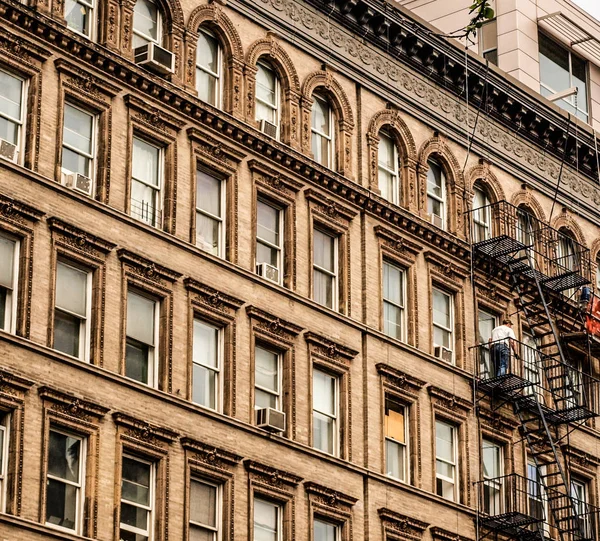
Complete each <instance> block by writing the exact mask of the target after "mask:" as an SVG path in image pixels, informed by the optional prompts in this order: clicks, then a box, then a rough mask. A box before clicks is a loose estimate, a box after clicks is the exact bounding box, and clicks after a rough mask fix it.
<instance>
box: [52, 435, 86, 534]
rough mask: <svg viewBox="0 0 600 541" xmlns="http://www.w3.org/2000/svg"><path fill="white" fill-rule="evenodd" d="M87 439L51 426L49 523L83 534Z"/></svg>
mask: <svg viewBox="0 0 600 541" xmlns="http://www.w3.org/2000/svg"><path fill="white" fill-rule="evenodd" d="M85 443H86V442H85V440H84V439H83V438H80V437H77V436H73V435H71V434H67V433H64V432H62V431H59V430H57V429H53V428H51V429H50V435H49V438H48V474H47V476H48V478H47V481H46V524H49V525H52V526H56V527H59V528H62V529H65V530H71V531H74V532H76V533H81V524H82V515H83V500H84V487H83V483H84V481H85V472H84V465H85V454H86V449H85Z"/></svg>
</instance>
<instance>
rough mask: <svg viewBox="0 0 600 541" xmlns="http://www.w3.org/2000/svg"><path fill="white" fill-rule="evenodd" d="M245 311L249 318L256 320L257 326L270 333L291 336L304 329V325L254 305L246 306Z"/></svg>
mask: <svg viewBox="0 0 600 541" xmlns="http://www.w3.org/2000/svg"><path fill="white" fill-rule="evenodd" d="M246 313H247V314H248V316H249V317H250V318H251V319H254V320H256V322H257V323H258V326H259V328H262V329H264V330H265V331H267V332H269V333H272V334H284V335H286V334H287V335H290V336H291V337H293V336H298V335H299V334H300V333H301V332H302V331H303V330H304V327H300V325H295V324H294V323H290V322H289V321H286V320H285V319H281V318H279V317H277V316H274V315H273V314H270V313H269V312H265V311H264V310H261V309H260V308H257V307H256V306H246Z"/></svg>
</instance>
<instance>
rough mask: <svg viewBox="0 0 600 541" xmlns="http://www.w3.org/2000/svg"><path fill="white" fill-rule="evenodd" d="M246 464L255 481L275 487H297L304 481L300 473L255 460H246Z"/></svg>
mask: <svg viewBox="0 0 600 541" xmlns="http://www.w3.org/2000/svg"><path fill="white" fill-rule="evenodd" d="M244 466H245V468H246V471H247V472H248V473H249V474H250V475H251V477H252V480H253V481H254V482H258V483H261V484H265V485H268V486H270V487H273V488H278V489H285V488H290V487H296V486H298V485H299V484H300V483H301V482H302V477H299V476H298V475H294V474H293V473H289V472H286V471H283V470H278V469H276V468H273V467H271V466H267V465H265V464H261V463H260V462H256V461H254V460H244ZM286 485H287V487H286Z"/></svg>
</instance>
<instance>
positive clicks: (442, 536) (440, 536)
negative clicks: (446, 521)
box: [429, 526, 473, 541]
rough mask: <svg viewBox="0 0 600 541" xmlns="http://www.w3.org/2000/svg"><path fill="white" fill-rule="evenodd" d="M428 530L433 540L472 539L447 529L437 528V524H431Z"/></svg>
mask: <svg viewBox="0 0 600 541" xmlns="http://www.w3.org/2000/svg"><path fill="white" fill-rule="evenodd" d="M429 532H430V533H431V537H432V539H433V540H434V541H473V539H471V538H469V537H465V536H463V535H460V534H457V533H454V532H451V531H449V530H444V529H443V528H438V527H437V526H433V527H432V528H431V529H430V530H429Z"/></svg>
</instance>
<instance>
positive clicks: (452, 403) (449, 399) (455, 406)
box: [427, 385, 473, 417]
mask: <svg viewBox="0 0 600 541" xmlns="http://www.w3.org/2000/svg"><path fill="white" fill-rule="evenodd" d="M427 391H428V392H429V396H431V399H432V403H433V406H434V407H435V408H439V409H440V410H445V411H448V412H450V413H454V414H458V415H460V416H462V417H465V416H466V415H467V414H468V413H469V412H470V411H471V409H472V408H473V404H472V403H471V402H469V401H468V400H465V399H464V398H461V397H460V396H456V395H453V394H452V393H449V392H448V391H444V389H440V388H439V387H434V386H433V385H430V386H429V387H427Z"/></svg>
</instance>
